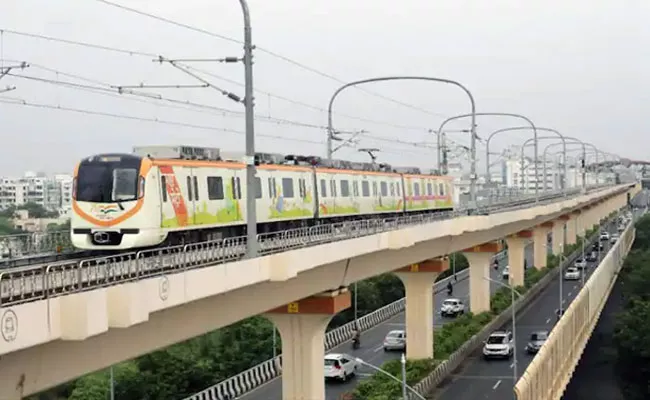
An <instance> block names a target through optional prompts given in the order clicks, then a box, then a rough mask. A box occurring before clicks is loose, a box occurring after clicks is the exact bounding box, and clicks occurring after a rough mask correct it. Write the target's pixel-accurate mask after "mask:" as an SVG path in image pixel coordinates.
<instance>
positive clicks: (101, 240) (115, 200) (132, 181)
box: [71, 154, 165, 250]
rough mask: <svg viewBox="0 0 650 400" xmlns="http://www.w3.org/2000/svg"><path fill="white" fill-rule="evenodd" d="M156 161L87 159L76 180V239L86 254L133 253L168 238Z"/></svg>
mask: <svg viewBox="0 0 650 400" xmlns="http://www.w3.org/2000/svg"><path fill="white" fill-rule="evenodd" d="M155 173H156V169H155V168H152V163H151V160H150V159H148V158H142V157H139V156H137V155H132V154H101V155H96V156H91V157H88V158H85V159H83V160H82V161H81V162H80V163H79V164H78V166H77V169H76V171H75V177H74V189H73V201H72V219H71V239H72V244H73V245H74V246H75V247H76V248H79V249H84V250H128V249H134V248H139V247H147V246H153V245H157V244H159V243H161V242H162V241H163V240H164V239H165V234H164V233H163V232H162V231H161V229H160V218H161V215H160V199H159V197H160V194H159V193H160V190H159V188H158V187H156V185H157V180H156V179H150V178H152V177H153V175H154V174H155Z"/></svg>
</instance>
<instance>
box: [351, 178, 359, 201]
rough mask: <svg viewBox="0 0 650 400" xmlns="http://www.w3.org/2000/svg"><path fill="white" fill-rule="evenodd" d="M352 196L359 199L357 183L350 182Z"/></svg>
mask: <svg viewBox="0 0 650 400" xmlns="http://www.w3.org/2000/svg"><path fill="white" fill-rule="evenodd" d="M352 195H353V196H354V197H359V182H357V181H353V182H352Z"/></svg>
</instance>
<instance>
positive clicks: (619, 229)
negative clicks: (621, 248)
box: [616, 222, 626, 233]
mask: <svg viewBox="0 0 650 400" xmlns="http://www.w3.org/2000/svg"><path fill="white" fill-rule="evenodd" d="M625 223H626V222H625ZM616 230H617V231H618V232H619V233H621V232H623V231H624V230H625V225H623V224H621V225H619V226H618V228H617V229H616Z"/></svg>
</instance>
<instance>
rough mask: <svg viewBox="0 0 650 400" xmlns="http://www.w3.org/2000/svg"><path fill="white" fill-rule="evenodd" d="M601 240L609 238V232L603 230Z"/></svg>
mask: <svg viewBox="0 0 650 400" xmlns="http://www.w3.org/2000/svg"><path fill="white" fill-rule="evenodd" d="M600 240H601V241H605V240H609V232H601V233H600Z"/></svg>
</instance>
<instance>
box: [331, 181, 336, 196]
mask: <svg viewBox="0 0 650 400" xmlns="http://www.w3.org/2000/svg"><path fill="white" fill-rule="evenodd" d="M330 192H331V193H332V197H336V192H337V190H336V181H335V180H333V179H332V180H331V181H330Z"/></svg>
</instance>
